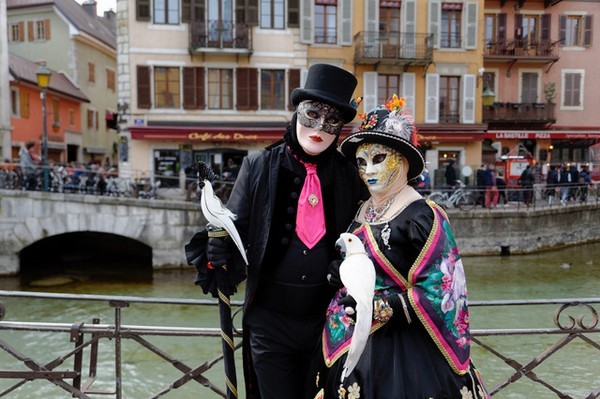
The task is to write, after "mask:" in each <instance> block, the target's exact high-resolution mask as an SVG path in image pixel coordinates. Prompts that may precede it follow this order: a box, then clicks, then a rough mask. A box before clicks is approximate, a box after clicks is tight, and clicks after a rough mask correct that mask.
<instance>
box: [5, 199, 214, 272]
mask: <svg viewBox="0 0 600 399" xmlns="http://www.w3.org/2000/svg"><path fill="white" fill-rule="evenodd" d="M0 215H1V216H2V217H1V218H0V275H17V274H20V263H21V262H22V261H23V260H25V261H27V259H29V258H28V256H30V255H31V254H32V253H33V252H29V250H30V249H31V248H38V247H37V245H42V246H43V245H46V244H45V243H49V242H53V241H54V240H58V241H56V242H61V240H62V239H63V238H65V237H63V236H62V235H63V234H70V233H76V234H79V236H77V235H73V236H66V237H69V238H75V237H78V239H82V240H83V239H84V238H85V237H86V235H87V234H91V235H94V234H95V235H96V238H101V237H102V240H104V239H107V240H108V243H110V242H111V241H113V240H114V241H115V242H120V243H121V244H119V245H124V246H133V247H138V246H139V248H140V251H141V252H147V251H148V250H149V251H150V253H151V255H150V256H151V262H152V267H153V268H154V269H156V268H167V267H170V268H172V267H187V262H186V259H185V253H184V246H185V244H186V243H187V242H188V241H189V240H190V239H191V238H192V236H193V235H194V234H195V233H196V232H197V231H198V229H199V228H200V226H204V225H206V219H205V218H204V216H203V215H202V211H201V210H200V207H199V205H198V204H197V203H191V202H185V201H176V200H173V201H153V200H148V199H137V198H114V197H104V196H90V195H82V194H59V193H45V192H35V191H11V190H0ZM52 237H55V238H52ZM125 238H127V239H130V240H131V241H123V240H125ZM47 239H49V240H48V241H45V240H47ZM38 242H39V243H38ZM119 245H117V246H119ZM30 247H31V248H30ZM142 248H145V249H144V250H142ZM22 252H23V253H22ZM23 256H24V258H23ZM145 257H146V255H144V256H140V259H145ZM34 269H35V268H33V269H32V270H34ZM142 269H143V268H142Z"/></svg>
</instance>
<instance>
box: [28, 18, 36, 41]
mask: <svg viewBox="0 0 600 399" xmlns="http://www.w3.org/2000/svg"><path fill="white" fill-rule="evenodd" d="M27 40H29V41H30V42H32V41H34V40H35V37H34V36H33V21H27Z"/></svg>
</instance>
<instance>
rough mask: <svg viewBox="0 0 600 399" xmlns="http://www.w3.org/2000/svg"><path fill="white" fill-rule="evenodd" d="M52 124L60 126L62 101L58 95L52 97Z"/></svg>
mask: <svg viewBox="0 0 600 399" xmlns="http://www.w3.org/2000/svg"><path fill="white" fill-rule="evenodd" d="M52 124H53V125H54V126H60V103H59V101H58V98H56V97H52Z"/></svg>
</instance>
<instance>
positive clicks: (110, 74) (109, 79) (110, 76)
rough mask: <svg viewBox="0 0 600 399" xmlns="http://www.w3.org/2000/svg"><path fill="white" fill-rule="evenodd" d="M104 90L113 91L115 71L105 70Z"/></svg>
mask: <svg viewBox="0 0 600 399" xmlns="http://www.w3.org/2000/svg"><path fill="white" fill-rule="evenodd" d="M106 88H107V89H108V90H110V91H113V92H114V91H115V71H113V70H112V69H107V70H106Z"/></svg>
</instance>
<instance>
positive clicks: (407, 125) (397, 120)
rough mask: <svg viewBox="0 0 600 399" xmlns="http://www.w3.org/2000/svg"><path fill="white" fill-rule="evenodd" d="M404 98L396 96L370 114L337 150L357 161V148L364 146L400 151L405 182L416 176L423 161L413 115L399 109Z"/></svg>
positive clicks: (420, 170)
mask: <svg viewBox="0 0 600 399" xmlns="http://www.w3.org/2000/svg"><path fill="white" fill-rule="evenodd" d="M403 106H404V99H403V98H400V99H399V98H398V97H397V96H396V95H395V94H394V97H393V98H392V100H391V101H389V102H388V103H387V104H386V105H380V106H379V107H377V108H376V109H375V110H373V111H371V112H369V113H368V114H367V116H366V117H365V119H364V120H363V122H362V124H361V125H360V128H359V130H358V131H357V132H354V133H352V134H350V135H349V136H348V137H346V138H345V139H344V140H343V141H342V143H341V144H340V151H342V153H343V154H344V156H346V158H348V159H350V160H351V161H352V162H356V149H357V148H358V146H359V145H361V144H363V143H379V144H383V145H385V146H387V147H390V148H393V149H395V150H397V151H399V152H400V153H401V154H402V156H404V158H406V160H407V161H408V165H409V167H408V180H412V179H414V178H416V177H417V176H419V175H420V174H421V172H422V171H423V168H424V167H425V159H423V154H421V151H420V150H419V148H418V143H417V129H416V128H415V124H414V122H413V119H412V116H411V115H409V114H408V113H406V112H404V111H403V110H402V108H403Z"/></svg>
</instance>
